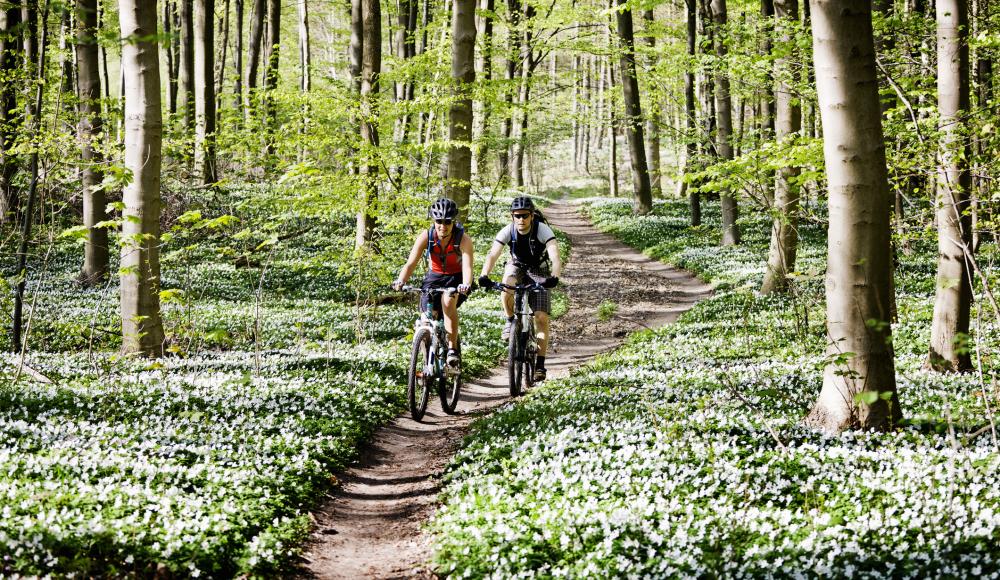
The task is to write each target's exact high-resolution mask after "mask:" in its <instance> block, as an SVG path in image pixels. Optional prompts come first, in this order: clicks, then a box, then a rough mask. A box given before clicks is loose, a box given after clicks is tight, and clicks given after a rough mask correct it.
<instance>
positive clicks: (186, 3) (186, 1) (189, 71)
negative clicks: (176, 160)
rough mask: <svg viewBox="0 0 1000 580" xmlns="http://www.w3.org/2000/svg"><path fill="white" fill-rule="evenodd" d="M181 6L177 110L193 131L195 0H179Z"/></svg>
mask: <svg viewBox="0 0 1000 580" xmlns="http://www.w3.org/2000/svg"><path fill="white" fill-rule="evenodd" d="M177 2H178V6H179V7H180V15H181V26H180V30H179V31H178V34H179V35H180V48H181V51H180V59H181V60H180V70H179V71H178V75H177V76H178V79H177V110H178V111H182V112H183V113H184V127H185V129H186V130H187V131H193V129H194V125H195V115H196V113H195V106H196V105H195V100H196V99H195V96H194V91H195V90H196V89H195V86H194V85H195V73H194V66H195V65H194V61H195V58H194V44H195V42H194V0H177Z"/></svg>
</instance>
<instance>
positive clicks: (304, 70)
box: [298, 0, 312, 94]
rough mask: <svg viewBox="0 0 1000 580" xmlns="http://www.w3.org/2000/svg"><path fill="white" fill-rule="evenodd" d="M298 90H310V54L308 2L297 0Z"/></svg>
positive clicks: (304, 91)
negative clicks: (298, 0)
mask: <svg viewBox="0 0 1000 580" xmlns="http://www.w3.org/2000/svg"><path fill="white" fill-rule="evenodd" d="M298 15H299V90H301V91H302V93H303V94H305V93H308V92H309V91H311V90H312V54H311V50H310V46H309V44H310V43H309V2H308V0H301V1H300V2H299V11H298Z"/></svg>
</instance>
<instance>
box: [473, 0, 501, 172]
mask: <svg viewBox="0 0 1000 580" xmlns="http://www.w3.org/2000/svg"><path fill="white" fill-rule="evenodd" d="M495 8H496V2H495V0H483V9H484V10H485V12H484V14H483V19H482V24H483V31H482V35H483V42H482V44H483V54H482V65H481V66H480V70H481V71H482V76H481V79H482V82H483V84H484V85H486V86H489V85H490V81H492V80H493V11H494V10H495ZM491 109H492V107H491V106H490V105H489V104H484V105H483V106H482V107H481V108H480V111H481V112H480V114H479V118H478V119H477V120H476V121H477V125H478V127H479V129H478V131H476V137H477V139H476V152H475V157H474V159H473V171H474V172H475V173H476V174H482V173H484V172H485V171H486V154H487V152H488V150H489V147H488V146H487V134H488V133H489V130H490V111H491Z"/></svg>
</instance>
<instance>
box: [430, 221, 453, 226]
mask: <svg viewBox="0 0 1000 580" xmlns="http://www.w3.org/2000/svg"><path fill="white" fill-rule="evenodd" d="M451 222H452V220H434V223H436V224H441V225H443V226H450V225H451Z"/></svg>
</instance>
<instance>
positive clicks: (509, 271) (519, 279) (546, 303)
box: [503, 262, 552, 314]
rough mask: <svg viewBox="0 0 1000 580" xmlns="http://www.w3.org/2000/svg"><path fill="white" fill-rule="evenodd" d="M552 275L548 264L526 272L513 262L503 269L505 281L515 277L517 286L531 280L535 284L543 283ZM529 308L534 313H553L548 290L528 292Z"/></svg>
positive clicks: (541, 289)
mask: <svg viewBox="0 0 1000 580" xmlns="http://www.w3.org/2000/svg"><path fill="white" fill-rule="evenodd" d="M549 275H550V271H549V264H548V262H546V263H544V264H543V265H541V266H539V267H536V268H529V269H527V270H525V269H524V268H520V267H518V266H515V265H514V263H513V262H507V265H506V266H504V269H503V279H504V280H506V279H507V278H509V277H511V276H513V277H514V278H515V280H516V283H517V284H524V283H525V281H526V279H528V278H530V279H531V280H534V281H535V282H541V281H543V280H545V279H546V278H548V277H549ZM528 306H530V307H531V310H533V311H534V312H544V313H546V314H549V313H551V312H552V297H551V296H550V295H549V289H548V288H540V289H539V290H537V291H535V290H533V291H531V292H528Z"/></svg>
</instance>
